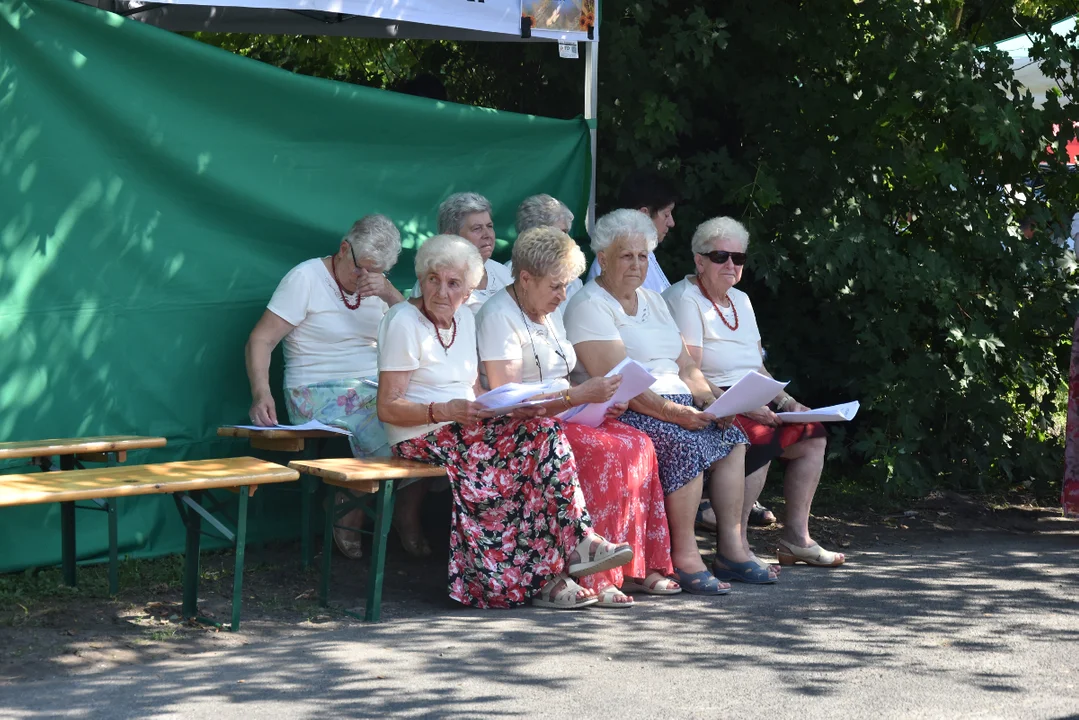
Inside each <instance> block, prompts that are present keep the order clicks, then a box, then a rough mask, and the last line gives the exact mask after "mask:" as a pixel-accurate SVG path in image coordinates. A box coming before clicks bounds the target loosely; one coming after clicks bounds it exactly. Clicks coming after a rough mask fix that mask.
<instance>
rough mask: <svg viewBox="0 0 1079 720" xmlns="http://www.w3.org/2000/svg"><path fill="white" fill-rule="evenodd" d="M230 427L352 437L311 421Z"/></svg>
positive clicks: (329, 426)
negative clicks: (298, 431)
mask: <svg viewBox="0 0 1079 720" xmlns="http://www.w3.org/2000/svg"><path fill="white" fill-rule="evenodd" d="M228 427H234V428H243V429H244V430H324V431H326V432H332V433H337V434H338V435H351V434H352V433H351V432H350V431H349V430H345V429H344V428H339V427H334V426H333V425H327V424H326V423H321V422H319V421H318V420H311V421H308V422H305V423H304V424H302V425H268V426H267V425H229V426H228Z"/></svg>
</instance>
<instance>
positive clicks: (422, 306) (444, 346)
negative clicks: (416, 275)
mask: <svg viewBox="0 0 1079 720" xmlns="http://www.w3.org/2000/svg"><path fill="white" fill-rule="evenodd" d="M420 312H421V313H423V316H424V317H425V318H427V320H428V322H430V323H431V324H432V325H434V326H435V337H436V338H438V344H439V345H441V346H442V349H443V350H445V351H446V354H447V355H449V354H450V348H451V347H453V342H454V340H456V339H457V318H456V317H454V318H453V335H452V336H451V337H450V341H449V343H446V342H444V341H443V340H442V331H441V330H439V329H438V323H436V322H435V319H434V318H433V317H431V315H430V313H428V312H427V305H426V304H425V303H424V302H423V298H422V297H421V298H420Z"/></svg>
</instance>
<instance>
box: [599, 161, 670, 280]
mask: <svg viewBox="0 0 1079 720" xmlns="http://www.w3.org/2000/svg"><path fill="white" fill-rule="evenodd" d="M677 202H678V192H677V191H676V190H675V189H674V185H672V184H671V182H670V181H669V180H667V179H666V178H665V177H663V176H662V175H660V174H659V173H657V172H655V171H653V170H638V171H636V172H633V173H631V174H630V175H629V176H627V177H626V179H625V181H624V182H623V183H622V189H621V191H620V192H619V194H618V207H620V208H627V209H630V210H638V211H640V212H642V213H644V214H645V215H647V216H648V219H649V220H651V221H652V225H653V227H655V230H656V245H659V243H661V242H663V239H664V238H665V237H667V233H668V232H670V229H671V228H673V227H674V205H675V203H677ZM654 250H655V248H653V249H652V250H650V251H649V252H648V274H647V275H646V276H645V278H644V284H643V285H642V286H641V287H643V288H644V289H645V290H653V291H655V292H658V293H661V292H663V291H664V290H666V289H667V288H669V287H670V286H671V283H670V282H669V281H668V280H667V276H666V275H665V274H664V273H663V268H661V267H660V266H659V261H658V260H656V254H655V252H654ZM600 272H601V267H600V264H599V258H598V257H597V258H596V259H595V260H593V261H592V267H591V268H590V269H589V271H588V279H589V280H594V279H595V277H596V276H597V275H599V274H600Z"/></svg>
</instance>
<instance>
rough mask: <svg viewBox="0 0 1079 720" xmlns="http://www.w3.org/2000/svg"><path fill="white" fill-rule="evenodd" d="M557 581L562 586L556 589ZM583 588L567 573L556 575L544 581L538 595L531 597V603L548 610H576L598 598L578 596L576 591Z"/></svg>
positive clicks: (597, 600)
mask: <svg viewBox="0 0 1079 720" xmlns="http://www.w3.org/2000/svg"><path fill="white" fill-rule="evenodd" d="M559 583H562V586H561V587H560V588H559V589H558V590H557V591H556V590H555V588H556V587H558V586H559ZM583 589H584V588H582V587H581V586H580V585H578V584H577V583H575V582H573V578H571V577H569V576H568V575H565V574H562V575H556V576H554V577H553V578H551V579H550V580H548V581H547V582H546V583H544V585H543V587H541V588H540V591H539V595H537V596H536V597H534V598H532V604H533V605H534V606H536V607H541V608H547V609H549V610H576V609H577V608H583V607H588V606H589V605H595V604H596V603H598V602H599V598H597V597H594V596H593V597H587V598H578V597H577V593H579V592H580V591H581V590H583Z"/></svg>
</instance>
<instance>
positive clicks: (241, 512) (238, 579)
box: [232, 485, 249, 632]
mask: <svg viewBox="0 0 1079 720" xmlns="http://www.w3.org/2000/svg"><path fill="white" fill-rule="evenodd" d="M248 495H249V493H248V487H247V486H246V485H242V486H240V505H239V507H238V508H237V509H236V567H235V568H234V569H233V571H232V630H233V632H235V631H236V630H239V629H240V608H242V607H243V601H244V598H243V584H244V548H245V547H246V545H247V501H248Z"/></svg>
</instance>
